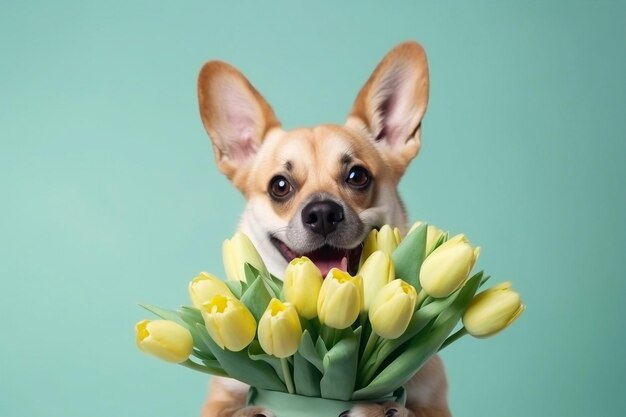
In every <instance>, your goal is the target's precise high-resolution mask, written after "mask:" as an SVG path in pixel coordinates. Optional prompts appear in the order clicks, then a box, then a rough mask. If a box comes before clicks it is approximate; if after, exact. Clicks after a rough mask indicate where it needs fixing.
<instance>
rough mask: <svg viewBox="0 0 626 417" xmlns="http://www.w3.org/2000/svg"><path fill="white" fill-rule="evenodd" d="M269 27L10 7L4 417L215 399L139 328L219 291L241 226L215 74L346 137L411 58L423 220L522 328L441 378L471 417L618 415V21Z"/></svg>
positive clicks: (421, 13)
mask: <svg viewBox="0 0 626 417" xmlns="http://www.w3.org/2000/svg"><path fill="white" fill-rule="evenodd" d="M157 3H158V4H157ZM261 3H262V2H247V3H239V2H232V3H231V5H228V6H227V5H225V4H221V3H213V4H209V3H206V2H195V1H186V2H185V1H183V2H152V1H143V2H134V1H131V2H117V3H111V2H91V1H76V2H68V1H55V2H43V1H42V2H26V1H24V2H17V1H16V2H5V3H3V5H2V7H1V10H0V57H1V58H0V59H1V60H0V141H1V142H0V143H1V148H0V167H1V168H0V190H1V196H2V200H1V203H0V236H1V237H0V279H1V286H0V319H1V325H0V415H2V416H7V417H9V416H10V417H21V416H23V417H27V416H28V417H33V416H90V417H99V416H153V417H157V416H174V415H180V416H191V415H196V413H197V410H198V408H199V406H200V404H201V402H202V399H203V397H204V396H205V389H206V388H205V386H206V378H205V377H204V376H202V375H200V374H194V373H192V372H190V371H187V370H184V369H182V368H179V367H176V366H171V365H167V364H164V363H161V362H159V361H157V360H154V359H152V358H149V357H147V356H144V355H142V354H140V353H139V352H138V351H137V350H136V349H135V346H134V339H133V337H134V336H133V325H134V323H135V322H136V321H138V320H139V319H142V318H144V317H149V315H148V314H147V313H144V312H143V311H142V310H140V309H139V307H137V303H138V302H142V301H149V302H152V303H155V304H158V305H161V306H171V307H175V306H177V305H178V304H180V303H183V302H184V301H185V300H186V285H187V281H188V280H189V279H190V278H192V277H193V276H194V274H196V273H197V272H199V271H201V270H209V271H215V272H218V273H221V272H222V267H221V265H220V245H221V241H222V240H223V239H224V238H226V237H228V236H229V235H230V234H231V233H232V231H233V230H234V228H235V225H236V223H237V217H238V214H239V212H240V211H241V209H242V206H243V201H242V199H241V198H240V197H239V195H238V194H237V192H236V191H234V190H233V188H232V187H231V186H230V185H229V184H228V183H227V181H226V180H225V179H224V178H223V177H222V176H221V175H220V174H219V173H218V171H217V169H216V168H215V166H214V164H213V155H212V152H211V148H210V145H209V141H208V140H207V137H206V135H205V133H204V130H203V128H202V125H201V123H200V120H199V116H198V111H197V105H196V93H195V82H196V75H197V72H198V70H199V68H200V66H201V65H202V63H203V62H204V61H206V60H208V59H211V58H220V59H223V60H227V61H229V62H231V63H233V64H234V65H236V66H237V67H239V68H240V69H241V70H242V71H243V72H244V73H245V74H246V75H247V76H248V77H249V78H250V79H251V80H252V82H253V83H254V84H255V85H256V86H257V87H258V88H259V90H260V91H261V92H262V93H263V94H265V96H266V97H267V98H268V100H269V101H270V102H271V103H272V105H273V106H274V108H275V110H276V112H277V114H278V115H279V117H280V118H281V120H282V121H283V122H284V125H285V126H286V127H296V126H299V125H311V124H316V123H321V122H341V121H342V120H343V118H344V116H345V114H346V112H347V111H348V109H349V107H350V105H351V102H352V100H353V98H354V97H355V95H356V93H357V91H358V89H359V87H360V86H361V85H362V84H363V82H364V81H365V79H366V78H367V76H368V75H369V73H370V71H371V70H372V69H373V67H374V66H375V64H376V63H377V62H378V60H379V59H380V58H382V56H383V55H384V54H385V53H386V51H387V50H389V49H390V48H391V47H392V46H393V45H395V44H396V43H398V42H400V41H402V40H405V39H417V40H419V41H420V42H422V43H423V45H424V46H425V48H426V50H427V52H428V56H429V61H430V69H431V102H430V107H429V110H428V113H427V117H426V120H425V123H424V147H423V151H422V153H421V155H420V157H419V158H418V159H417V161H416V162H415V163H414V164H413V165H412V166H411V168H410V169H409V171H408V172H407V175H406V177H405V179H404V181H403V182H402V184H401V191H402V194H403V195H404V198H405V201H406V205H407V207H408V209H409V212H410V214H411V217H412V218H413V219H426V220H430V221H432V222H434V223H435V224H438V225H440V226H442V227H445V228H447V229H449V230H451V231H453V232H459V231H464V232H466V233H467V234H468V235H469V237H470V238H471V239H472V241H473V242H475V243H476V244H478V245H480V246H482V247H483V252H482V255H481V260H480V264H481V266H484V267H486V268H487V269H488V271H489V272H490V273H492V274H493V276H494V279H493V282H497V281H501V280H506V279H512V280H513V281H514V283H515V287H516V288H517V289H519V290H520V291H521V293H522V294H523V295H524V299H525V301H526V303H527V304H528V310H527V312H526V314H525V315H524V316H523V317H522V318H521V319H520V320H519V322H517V323H516V324H515V325H514V326H513V327H512V328H511V329H509V330H508V331H506V332H504V333H503V334H501V335H499V336H498V337H496V338H494V339H490V340H472V339H469V338H467V339H463V340H462V341H461V342H460V343H458V344H456V345H454V346H452V347H450V348H449V349H448V350H447V351H446V352H445V353H444V355H443V356H444V359H445V362H446V364H447V369H448V376H449V380H450V402H451V406H452V408H453V410H454V411H455V415H456V416H480V417H484V416H494V417H499V416H508V417H513V416H520V417H521V416H568V417H577V416H581V417H582V416H623V415H625V414H626V396H624V387H625V386H626V358H625V357H626V354H625V352H626V341H625V338H626V335H625V329H626V327H625V326H624V318H623V316H624V307H623V300H624V298H625V296H626V284H625V278H626V265H625V260H624V259H625V257H624V253H625V250H626V244H625V243H626V242H625V237H624V236H625V235H626V227H625V217H626V216H625V214H626V192H625V189H626V187H625V186H624V183H625V180H626V168H625V165H626V160H625V159H626V158H625V157H626V145H625V142H626V121H625V120H626V117H625V116H626V114H625V113H626V78H625V74H626V23H625V22H626V5H625V3H624V2H617V1H615V2H591V1H590V2H572V1H567V2H566V1H563V2H556V1H555V2H539V1H536V2H495V1H493V2H486V1H481V2H469V1H468V2H455V3H452V4H446V5H441V4H439V3H440V2H419V3H418V2H409V1H406V2H379V3H378V4H374V2H371V4H369V5H366V4H365V2H357V1H342V2H332V3H331V2H326V3H324V2H315V3H313V2H306V3H305V2H286V1H272V2H263V3H264V4H265V5H261ZM522 3H526V4H522Z"/></svg>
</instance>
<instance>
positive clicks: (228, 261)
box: [222, 232, 268, 281]
mask: <svg viewBox="0 0 626 417" xmlns="http://www.w3.org/2000/svg"><path fill="white" fill-rule="evenodd" d="M222 257H223V260H224V269H225V270H226V276H227V277H228V279H231V280H233V281H245V280H246V274H245V269H244V268H245V264H246V263H249V264H250V265H252V266H254V267H255V268H256V269H258V270H259V271H261V272H264V273H265V274H267V273H268V272H267V268H266V267H265V264H264V263H263V259H261V256H260V255H259V253H258V252H257V250H256V249H255V247H254V245H253V244H252V242H251V241H250V238H248V236H246V235H244V234H243V233H241V232H237V233H235V235H234V236H233V237H232V238H231V239H226V240H225V241H224V244H223V245H222Z"/></svg>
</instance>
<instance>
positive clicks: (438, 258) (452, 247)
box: [420, 235, 480, 298]
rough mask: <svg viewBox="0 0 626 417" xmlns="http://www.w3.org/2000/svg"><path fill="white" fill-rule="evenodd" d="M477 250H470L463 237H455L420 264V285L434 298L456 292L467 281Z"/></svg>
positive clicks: (478, 250)
mask: <svg viewBox="0 0 626 417" xmlns="http://www.w3.org/2000/svg"><path fill="white" fill-rule="evenodd" d="M479 252H480V249H479V248H472V247H471V246H470V244H469V242H468V240H467V238H466V237H465V235H457V236H454V237H453V238H451V239H450V240H448V241H447V242H445V243H443V244H442V245H441V246H439V247H438V248H437V249H435V250H434V251H433V253H431V254H430V255H429V256H428V257H426V259H425V260H424V263H423V264H422V268H421V270H420V284H421V286H422V288H423V289H424V291H425V292H426V293H427V294H428V295H430V296H431V297H435V298H444V297H447V296H449V295H450V294H452V293H453V292H454V291H456V290H457V289H458V288H459V287H461V285H463V283H464V282H465V280H466V279H467V276H468V275H469V273H470V271H471V270H472V267H473V266H474V263H475V262H476V258H477V257H478V254H479Z"/></svg>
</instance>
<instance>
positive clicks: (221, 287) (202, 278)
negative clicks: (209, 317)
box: [189, 272, 233, 309]
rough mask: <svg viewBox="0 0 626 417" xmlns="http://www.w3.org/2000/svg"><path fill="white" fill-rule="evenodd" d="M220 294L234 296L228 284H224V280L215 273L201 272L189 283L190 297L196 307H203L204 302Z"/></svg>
mask: <svg viewBox="0 0 626 417" xmlns="http://www.w3.org/2000/svg"><path fill="white" fill-rule="evenodd" d="M218 294H219V295H224V296H229V297H233V294H232V293H231V292H230V289H229V288H228V287H227V286H226V284H224V281H222V280H221V279H219V278H217V277H216V276H215V275H211V274H208V273H206V272H200V275H198V276H197V277H195V278H194V279H193V280H191V282H190V283H189V297H190V298H191V302H192V304H193V306H194V307H195V308H198V309H199V308H201V307H202V304H204V303H206V302H207V301H209V300H210V299H211V298H213V297H214V296H216V295H218Z"/></svg>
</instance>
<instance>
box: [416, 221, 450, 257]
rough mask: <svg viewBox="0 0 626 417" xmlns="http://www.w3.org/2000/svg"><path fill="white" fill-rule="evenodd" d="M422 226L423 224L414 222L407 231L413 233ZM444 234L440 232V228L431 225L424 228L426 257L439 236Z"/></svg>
mask: <svg viewBox="0 0 626 417" xmlns="http://www.w3.org/2000/svg"><path fill="white" fill-rule="evenodd" d="M422 224H424V222H416V223H415V224H414V225H413V226H411V229H409V233H411V232H413V231H414V230H415V229H417V228H418V227H420V226H421V225H422ZM444 233H445V232H444V231H443V230H441V229H440V228H438V227H437V226H434V225H432V224H429V225H428V226H426V254H427V255H428V254H429V253H430V252H432V250H433V247H434V246H435V244H436V243H437V241H438V240H439V238H440V237H441V235H443V234H444Z"/></svg>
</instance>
